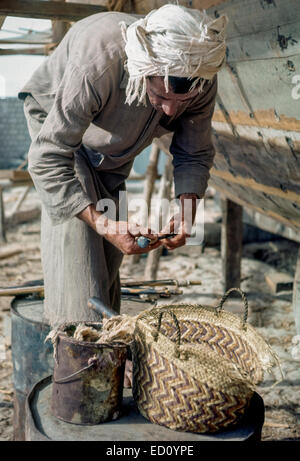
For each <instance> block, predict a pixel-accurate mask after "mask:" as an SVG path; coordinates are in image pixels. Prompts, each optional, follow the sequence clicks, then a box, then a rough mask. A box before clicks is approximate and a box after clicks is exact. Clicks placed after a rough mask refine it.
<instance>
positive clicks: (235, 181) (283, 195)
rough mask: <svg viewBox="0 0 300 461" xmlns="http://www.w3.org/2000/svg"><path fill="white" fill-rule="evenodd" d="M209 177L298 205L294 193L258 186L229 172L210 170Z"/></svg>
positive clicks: (297, 199)
mask: <svg viewBox="0 0 300 461" xmlns="http://www.w3.org/2000/svg"><path fill="white" fill-rule="evenodd" d="M210 173H211V176H216V177H218V178H221V179H224V180H225V181H228V182H230V183H233V184H239V185H241V186H243V187H248V188H249V189H253V190H255V191H258V192H263V193H265V194H269V195H274V196H276V197H281V198H284V199H285V200H289V201H291V202H296V203H300V196H299V194H297V193H296V192H293V191H289V190H286V191H283V190H281V189H279V188H277V187H271V186H266V185H265V184H260V183H258V182H256V181H255V179H253V178H245V177H243V176H233V174H231V173H230V172H229V171H222V170H217V169H216V168H214V167H213V168H212V169H211V171H210Z"/></svg>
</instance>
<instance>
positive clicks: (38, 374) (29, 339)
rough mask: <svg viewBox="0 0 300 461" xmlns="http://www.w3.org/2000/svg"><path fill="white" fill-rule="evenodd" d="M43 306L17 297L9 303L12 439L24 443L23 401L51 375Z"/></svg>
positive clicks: (28, 299) (38, 302)
mask: <svg viewBox="0 0 300 461" xmlns="http://www.w3.org/2000/svg"><path fill="white" fill-rule="evenodd" d="M43 308H44V303H43V300H42V299H35V298H34V296H29V297H28V296H27V297H25V296H18V297H16V298H14V300H13V301H12V303H11V345H12V346H11V348H12V362H13V384H14V390H15V393H14V394H15V395H14V439H15V440H25V401H26V397H27V394H28V393H29V391H30V390H31V388H32V386H33V385H34V384H35V383H37V382H38V381H40V380H41V379H43V378H45V377H46V376H49V374H52V373H53V366H54V363H53V347H52V344H51V342H48V341H47V343H45V342H44V341H45V338H46V336H47V334H48V333H49V331H50V327H49V325H47V324H46V323H44V322H43Z"/></svg>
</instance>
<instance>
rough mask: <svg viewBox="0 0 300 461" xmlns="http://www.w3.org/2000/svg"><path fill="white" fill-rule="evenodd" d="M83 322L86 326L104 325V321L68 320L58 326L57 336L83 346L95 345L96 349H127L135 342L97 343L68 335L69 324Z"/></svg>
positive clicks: (61, 339)
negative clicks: (66, 330)
mask: <svg viewBox="0 0 300 461" xmlns="http://www.w3.org/2000/svg"><path fill="white" fill-rule="evenodd" d="M81 323H84V324H85V325H86V326H95V325H97V326H102V322H90V321H87V322H85V321H83V320H80V321H75V322H67V323H64V324H62V325H60V326H58V327H57V338H59V340H60V341H65V342H68V343H72V344H76V345H78V346H82V347H93V348H96V349H104V348H110V349H123V348H125V349H127V347H128V346H130V345H131V344H132V343H133V341H131V342H130V343H129V344H125V343H122V342H113V343H97V342H92V341H81V340H79V339H74V338H73V337H72V336H67V334H66V332H65V329H66V328H68V326H72V325H79V324H81ZM61 328H63V329H61Z"/></svg>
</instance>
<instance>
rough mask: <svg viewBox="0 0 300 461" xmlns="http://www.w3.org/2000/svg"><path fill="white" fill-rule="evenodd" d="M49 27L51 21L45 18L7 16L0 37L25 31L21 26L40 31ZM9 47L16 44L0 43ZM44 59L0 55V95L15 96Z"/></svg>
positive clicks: (14, 46)
mask: <svg viewBox="0 0 300 461" xmlns="http://www.w3.org/2000/svg"><path fill="white" fill-rule="evenodd" d="M50 27H51V21H49V20H46V19H42V20H41V19H30V18H16V17H7V18H6V19H5V22H4V24H3V26H2V29H1V30H0V38H3V39H4V38H10V37H13V36H16V35H19V33H22V34H24V33H26V30H23V29H22V28H25V29H33V30H38V31H42V30H47V29H49V28H50ZM11 32H12V33H11ZM27 46H28V45H26V47H27ZM9 47H13V48H16V47H17V45H2V44H0V48H9ZM44 59H45V57H43V56H27V55H12V56H0V97H12V96H17V93H18V91H19V90H20V89H21V88H22V86H23V85H24V84H25V83H26V82H27V80H28V79H29V78H30V76H31V75H32V73H33V72H34V70H35V69H36V68H37V67H38V66H39V65H40V64H41V63H42V62H43V60H44Z"/></svg>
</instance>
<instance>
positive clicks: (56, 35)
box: [52, 0, 70, 44]
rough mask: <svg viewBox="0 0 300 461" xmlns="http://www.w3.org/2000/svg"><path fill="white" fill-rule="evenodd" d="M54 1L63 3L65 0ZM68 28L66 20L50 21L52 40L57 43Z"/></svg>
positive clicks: (68, 24)
mask: <svg viewBox="0 0 300 461" xmlns="http://www.w3.org/2000/svg"><path fill="white" fill-rule="evenodd" d="M54 1H55V2H60V3H65V1H66V0H54ZM69 28H70V23H69V22H67V21H52V41H53V43H56V44H59V43H60V42H61V41H62V39H63V38H64V36H65V35H66V33H67V32H68V30H69Z"/></svg>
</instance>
